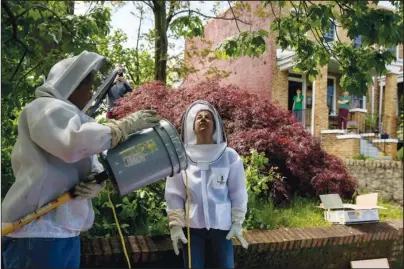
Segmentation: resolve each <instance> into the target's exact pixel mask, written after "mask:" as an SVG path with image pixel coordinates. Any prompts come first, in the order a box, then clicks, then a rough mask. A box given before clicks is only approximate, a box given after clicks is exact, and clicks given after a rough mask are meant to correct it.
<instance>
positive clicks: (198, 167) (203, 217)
mask: <svg viewBox="0 0 404 269" xmlns="http://www.w3.org/2000/svg"><path fill="white" fill-rule="evenodd" d="M201 109H208V110H210V111H211V112H212V113H213V115H214V116H215V121H216V132H215V134H214V143H215V144H212V145H196V146H197V147H193V146H192V145H194V143H195V137H194V136H193V135H192V134H193V123H194V121H195V116H196V113H197V112H198V111H199V110H201ZM184 119H185V120H184V125H183V130H185V131H184V134H185V135H184V146H185V148H186V151H187V155H188V160H189V162H188V168H187V169H186V171H183V172H181V173H180V174H177V175H174V176H173V177H169V178H167V181H166V189H165V199H166V203H167V211H168V212H169V211H171V210H176V209H184V210H185V212H186V213H187V209H188V203H190V212H189V217H190V222H191V228H206V229H208V230H209V229H211V228H212V229H219V230H226V231H228V230H230V228H231V224H232V221H231V209H232V208H237V209H239V210H240V211H242V212H244V213H246V212H247V201H248V197H247V188H246V179H245V173H244V166H243V162H242V160H241V158H240V156H239V155H238V154H237V152H236V151H234V150H233V149H231V148H228V147H227V146H226V145H227V142H226V136H225V134H224V130H223V125H222V122H221V120H220V117H219V115H218V113H217V111H216V110H215V109H214V108H213V107H212V106H210V105H209V104H207V103H204V102H201V101H199V102H196V103H194V104H193V105H191V107H190V108H189V109H188V110H187V112H186V114H185V118H184ZM186 175H187V176H188V188H189V195H190V199H189V201H186V187H185V186H186Z"/></svg>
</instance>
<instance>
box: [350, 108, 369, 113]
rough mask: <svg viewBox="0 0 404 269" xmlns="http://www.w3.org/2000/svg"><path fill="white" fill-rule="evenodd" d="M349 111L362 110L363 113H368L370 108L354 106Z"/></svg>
mask: <svg viewBox="0 0 404 269" xmlns="http://www.w3.org/2000/svg"><path fill="white" fill-rule="evenodd" d="M349 112H362V113H368V110H367V109H365V108H352V109H350V110H349Z"/></svg>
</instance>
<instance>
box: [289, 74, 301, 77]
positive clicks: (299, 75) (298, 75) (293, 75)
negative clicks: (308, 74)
mask: <svg viewBox="0 0 404 269" xmlns="http://www.w3.org/2000/svg"><path fill="white" fill-rule="evenodd" d="M288 76H289V77H291V78H302V75H301V74H295V73H289V74H288Z"/></svg>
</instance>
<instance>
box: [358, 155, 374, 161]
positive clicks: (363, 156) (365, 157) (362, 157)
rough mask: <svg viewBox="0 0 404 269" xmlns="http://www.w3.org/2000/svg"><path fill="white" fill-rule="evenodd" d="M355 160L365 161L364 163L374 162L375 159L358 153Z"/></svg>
mask: <svg viewBox="0 0 404 269" xmlns="http://www.w3.org/2000/svg"><path fill="white" fill-rule="evenodd" d="M353 159H354V160H364V161H366V160H372V159H373V158H370V157H367V156H365V155H363V154H360V153H357V154H355V155H354V156H353Z"/></svg>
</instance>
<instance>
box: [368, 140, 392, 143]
mask: <svg viewBox="0 0 404 269" xmlns="http://www.w3.org/2000/svg"><path fill="white" fill-rule="evenodd" d="M372 142H373V143H398V139H373V140H372Z"/></svg>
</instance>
